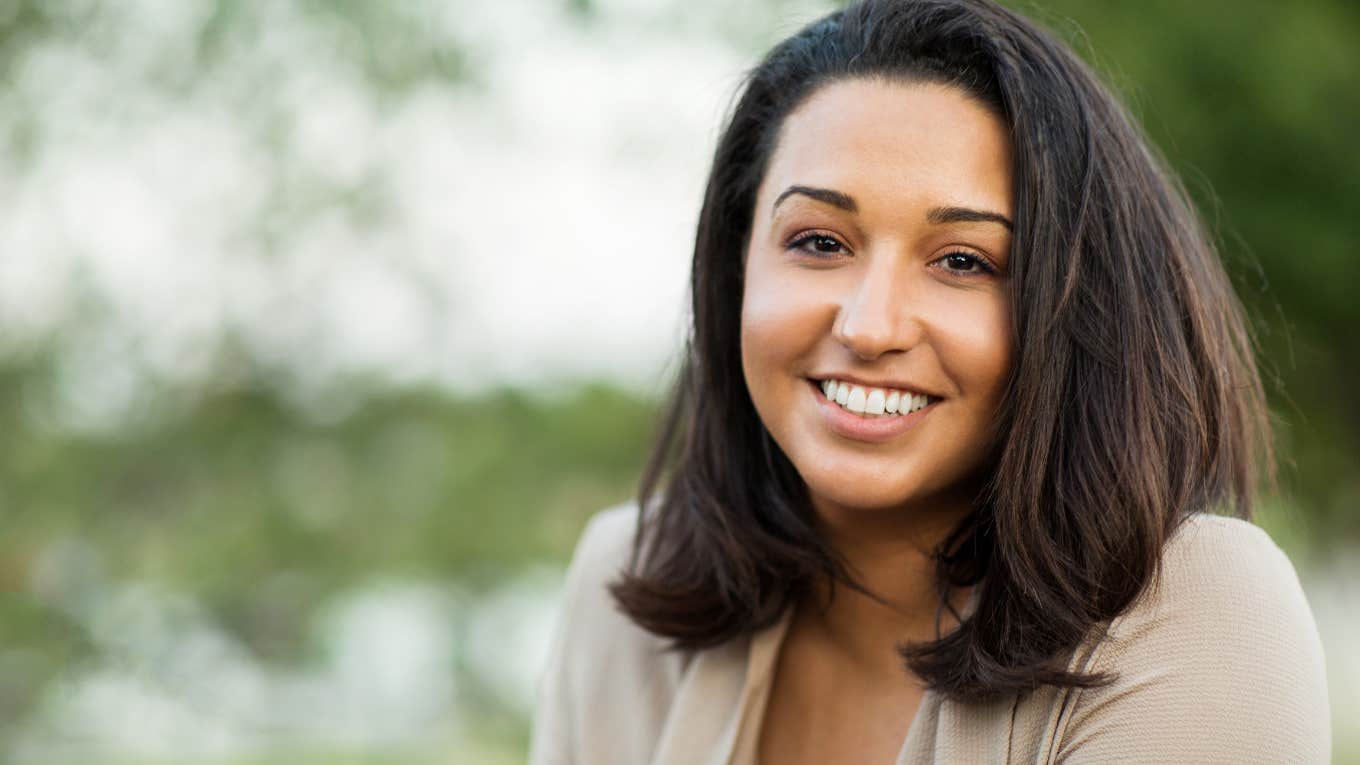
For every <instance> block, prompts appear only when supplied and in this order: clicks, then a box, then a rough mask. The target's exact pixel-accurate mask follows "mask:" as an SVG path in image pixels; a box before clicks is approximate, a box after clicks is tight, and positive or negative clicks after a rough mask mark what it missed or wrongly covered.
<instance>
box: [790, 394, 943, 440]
mask: <svg viewBox="0 0 1360 765" xmlns="http://www.w3.org/2000/svg"><path fill="white" fill-rule="evenodd" d="M833 379H834V378H833ZM808 383H809V386H810V388H811V393H812V396H813V398H814V400H815V401H816V402H817V407H818V411H819V412H820V413H821V415H822V421H823V422H825V423H826V426H827V427H828V428H830V429H831V432H833V433H835V434H836V435H838V436H841V437H843V438H848V439H850V440H852V441H865V442H867V443H873V444H881V443H883V442H885V441H891V440H893V439H894V438H897V437H898V436H900V435H902V434H903V433H906V432H907V431H909V430H911V429H912V428H914V427H916V426H917V425H919V424H920V422H921V420H923V419H925V418H926V417H928V416H929V415H930V413H931V412H932V411H934V410H935V406H936V405H937V404H939V403H940V402H939V401H933V402H931V403H930V404H928V405H926V406H924V407H922V408H920V409H917V410H916V411H914V412H912V413H911V414H907V415H901V416H898V417H873V418H870V417H860V416H859V415H857V414H853V413H851V412H848V411H846V410H844V409H842V408H841V406H840V405H839V404H837V403H836V402H834V401H830V400H828V399H827V397H826V396H825V395H824V394H823V393H822V388H821V385H819V384H818V383H817V382H816V381H815V380H809V381H808Z"/></svg>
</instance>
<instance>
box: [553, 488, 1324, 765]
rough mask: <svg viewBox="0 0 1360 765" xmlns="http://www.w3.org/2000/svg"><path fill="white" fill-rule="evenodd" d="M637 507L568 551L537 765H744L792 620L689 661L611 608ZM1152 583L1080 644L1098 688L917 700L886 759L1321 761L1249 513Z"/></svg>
mask: <svg viewBox="0 0 1360 765" xmlns="http://www.w3.org/2000/svg"><path fill="white" fill-rule="evenodd" d="M635 522H636V509H635V508H633V507H632V506H626V507H619V508H615V509H612V510H607V511H605V512H602V513H600V514H599V515H597V516H596V517H595V518H594V519H593V520H592V521H591V523H590V525H589V526H588V527H587V529H586V532H585V534H584V535H583V536H582V539H581V542H580V544H579V545H578V547H577V550H576V554H575V556H574V558H573V560H572V564H571V568H570V571H569V573H568V575H567V585H566V598H565V603H564V606H563V610H562V612H561V617H560V620H559V626H558V630H557V633H556V637H555V639H554V643H553V649H552V652H551V655H550V658H549V661H548V665H547V668H546V671H545V673H544V676H543V679H542V683H541V685H540V689H539V704H538V711H537V715H536V719H535V723H534V736H533V744H532V750H531V755H530V762H531V763H532V765H567V764H568V763H570V764H572V765H614V764H616V763H617V764H618V765H642V764H643V763H652V765H729V764H731V765H751V764H752V763H754V762H755V742H756V739H757V737H758V732H759V729H760V718H761V715H762V714H763V711H764V708H765V701H766V698H767V696H768V694H769V687H770V681H771V675H772V673H773V669H774V664H775V658H776V655H777V653H778V651H779V645H780V642H781V640H782V638H783V636H784V632H785V630H786V629H787V627H788V621H789V620H788V618H787V615H786V616H785V618H784V619H783V620H782V621H781V622H780V623H778V624H776V625H774V626H773V627H770V628H768V629H766V630H764V631H762V632H759V633H757V634H756V635H754V636H752V637H750V638H743V639H738V640H733V641H731V642H730V643H727V644H725V645H722V646H719V647H717V648H713V649H709V650H706V651H702V652H699V653H696V654H691V655H683V654H679V653H672V652H665V651H664V650H663V646H664V641H663V640H662V639H660V638H657V637H656V636H654V635H651V634H650V633H647V632H646V631H644V630H642V629H640V628H639V627H637V626H636V625H634V624H633V623H632V622H631V621H629V620H628V619H627V618H626V617H625V616H623V615H622V614H621V613H620V612H619V611H618V610H616V608H615V607H614V603H613V601H612V600H611V599H610V596H609V594H608V592H607V591H606V589H605V586H606V583H607V582H609V581H610V580H611V579H612V578H613V577H614V575H615V574H616V573H617V572H618V570H619V569H620V568H621V567H622V566H623V565H624V564H625V562H626V560H627V557H628V553H629V546H630V545H631V543H632V537H633V529H634V524H635ZM1164 556H1165V557H1164V573H1163V576H1162V579H1161V582H1160V587H1158V588H1155V589H1152V588H1150V589H1149V590H1148V591H1147V592H1146V593H1145V594H1144V596H1143V597H1142V598H1140V599H1139V600H1138V601H1137V602H1136V603H1135V604H1134V605H1133V607H1131V608H1130V609H1129V610H1128V611H1127V612H1125V613H1124V614H1123V615H1121V616H1120V617H1118V618H1116V619H1115V620H1114V621H1113V622H1112V623H1111V625H1110V634H1109V636H1108V637H1107V638H1105V639H1103V640H1099V641H1096V640H1094V639H1093V640H1088V641H1087V644H1086V645H1084V646H1082V648H1081V649H1080V650H1079V651H1078V652H1077V654H1076V656H1074V658H1073V660H1072V666H1073V668H1076V667H1084V668H1087V669H1094V670H1113V671H1115V672H1117V673H1118V674H1119V679H1118V680H1117V681H1116V682H1115V683H1114V684H1113V685H1110V686H1107V687H1104V688H1100V689H1095V690H1060V689H1054V688H1052V687H1047V686H1046V687H1044V688H1041V689H1039V690H1038V691H1035V692H1032V693H1029V694H1027V695H1025V696H1023V697H1016V696H1014V695H1013V696H1010V697H1008V698H1004V699H1001V700H999V701H996V702H993V703H989V704H983V705H976V704H961V703H956V702H952V701H949V700H947V699H944V698H942V697H940V696H939V695H937V694H935V693H934V692H931V691H927V692H926V695H925V697H924V699H923V700H922V701H921V705H920V708H919V710H918V712H917V714H916V717H915V719H914V720H913V721H912V723H911V727H910V732H909V733H908V734H907V737H906V740H905V742H904V743H903V745H902V749H901V752H900V753H899V754H898V756H897V760H896V762H897V763H899V764H902V763H912V764H913V765H914V764H916V763H937V764H939V765H945V764H946V763H948V764H949V765H956V764H957V765H963V764H965V763H967V764H968V765H974V764H975V763H1055V762H1065V763H1112V762H1139V763H1171V762H1176V763H1180V762H1186V763H1209V762H1222V763H1234V765H1241V764H1243V763H1326V762H1327V761H1328V759H1329V756H1330V755H1329V753H1330V748H1331V740H1330V720H1329V716H1328V708H1327V687H1326V676H1325V673H1324V667H1323V657H1322V645H1321V642H1320V641H1319V639H1318V634H1317V628H1316V626H1315V624H1314V621H1313V616H1312V613H1311V611H1310V610H1309V608H1308V603H1307V601H1306V600H1305V599H1304V595H1303V591H1302V590H1301V589H1300V587H1299V581H1298V577H1297V576H1296V575H1295V573H1294V568H1293V566H1292V565H1290V562H1289V559H1288V558H1286V557H1285V555H1284V553H1283V552H1281V551H1280V549H1279V548H1278V547H1276V546H1275V544H1274V543H1273V542H1272V541H1271V539H1270V537H1268V536H1267V535H1266V534H1265V533H1264V532H1263V531H1261V530H1260V529H1259V528H1257V527H1256V526H1253V525H1251V524H1249V523H1247V522H1245V521H1240V520H1236V519H1232V518H1224V517H1220V516H1213V515H1204V514H1200V515H1196V516H1194V517H1192V518H1191V519H1190V520H1189V521H1187V522H1186V523H1185V524H1184V525H1183V526H1182V527H1181V528H1180V530H1179V531H1178V532H1177V534H1176V535H1175V536H1174V537H1173V538H1172V540H1171V541H1170V542H1169V543H1168V545H1167V547H1166V550H1165V553H1164Z"/></svg>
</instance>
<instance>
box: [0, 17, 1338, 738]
mask: <svg viewBox="0 0 1360 765" xmlns="http://www.w3.org/2000/svg"><path fill="white" fill-rule="evenodd" d="M830 7H832V4H830V3H827V2H814V1H812V0H806V1H805V0H797V1H791V2H778V1H777V0H743V2H740V3H732V2H729V1H728V0H684V1H683V2H682V1H681V0H496V1H495V2H489V1H488V2H472V1H471V0H394V1H393V2H379V1H378V0H372V1H365V0H269V1H268V2H254V1H251V0H118V1H117V2H114V1H112V0H111V1H110V2H96V1H94V0H0V423H3V425H2V427H3V430H2V431H0V432H2V433H3V438H2V439H0V762H6V763H25V764H26V763H43V764H44V765H59V764H63V763H71V764H73V765H74V764H75V763H83V764H85V763H110V764H118V765H123V764H127V765H133V764H136V765H160V764H162V763H230V764H233V765H235V764H238V763H240V764H244V763H250V764H252V765H274V764H282V763H304V764H305V763H360V762H362V763H393V764H397V763H401V764H412V765H414V764H417V763H422V764H423V763H436V762H439V763H447V762H457V763H511V762H519V761H522V760H523V757H524V752H525V747H526V743H527V735H528V722H527V720H528V714H529V711H530V709H531V705H532V703H533V694H534V683H535V678H536V675H537V672H538V669H539V666H540V663H541V661H542V657H543V654H544V651H545V647H546V644H547V640H548V634H549V631H550V629H551V625H552V623H553V619H554V616H555V608H556V603H557V597H558V594H559V592H560V587H561V583H562V571H563V567H564V565H565V561H566V559H567V557H568V556H569V554H570V552H571V548H572V545H573V544H574V542H575V539H576V536H577V534H579V532H580V530H581V528H582V526H583V524H584V523H585V520H586V519H587V518H588V517H589V515H590V514H591V513H593V512H594V511H596V510H598V509H600V508H602V507H605V506H608V505H610V504H614V503H617V502H619V501H623V500H625V499H627V498H628V497H629V496H630V494H631V493H632V491H633V488H634V482H635V479H636V477H637V474H638V471H639V467H640V464H641V460H642V457H643V455H644V453H645V450H646V444H647V443H648V439H649V438H650V436H651V433H652V429H653V425H654V417H655V414H656V411H657V406H658V402H659V400H660V398H661V396H662V395H663V392H664V390H665V387H666V384H667V381H668V380H669V379H670V375H671V374H672V373H673V372H674V368H675V366H674V359H675V355H676V352H677V350H678V348H679V344H680V340H681V338H682V337H683V334H684V327H683V316H684V302H685V293H684V282H685V279H686V272H687V266H688V256H689V247H690V242H691V237H692V230H693V226H694V222H695V218H696V214H697V210H698V204H699V200H700V194H701V189H702V182H703V174H704V172H705V169H706V166H707V162H708V157H709V153H710V152H711V150H712V146H713V143H714V141H715V138H716V133H717V129H718V125H719V122H720V119H721V117H722V115H723V112H724V110H725V108H726V106H727V105H728V103H729V100H730V98H731V97H732V95H733V93H734V91H735V88H736V86H737V85H738V83H739V80H740V76H741V73H742V71H743V69H744V68H746V67H748V66H750V65H751V64H752V63H753V62H754V61H755V59H756V57H757V56H758V55H759V53H760V52H761V51H763V50H764V49H765V48H767V47H768V46H769V45H770V44H772V43H773V42H775V41H777V40H778V39H780V38H781V37H782V36H784V35H786V34H788V33H789V32H791V31H793V30H794V29H796V28H797V27H798V26H800V25H801V24H802V23H804V22H806V21H808V20H810V19H811V18H813V17H814V16H816V15H818V14H820V13H821V12H824V11H825V10H828V9H829V8H830ZM1022 8H1023V9H1025V10H1026V11H1028V12H1029V13H1031V14H1032V15H1033V16H1035V17H1037V18H1039V19H1040V20H1041V21H1042V22H1043V23H1045V24H1046V25H1048V26H1050V27H1051V28H1054V29H1055V30H1057V31H1058V33H1059V34H1060V35H1062V36H1063V37H1064V38H1066V39H1068V40H1069V41H1071V42H1072V44H1073V45H1074V46H1075V47H1076V48H1077V49H1078V50H1079V51H1080V53H1081V54H1082V55H1083V56H1085V57H1086V58H1088V60H1090V61H1091V62H1092V63H1093V64H1094V65H1095V66H1096V67H1097V68H1098V69H1099V70H1100V71H1101V72H1102V73H1103V74H1104V75H1105V76H1106V78H1107V79H1108V80H1109V81H1110V82H1111V83H1112V84H1113V85H1114V86H1115V87H1116V89H1118V90H1119V91H1120V92H1121V93H1122V94H1123V95H1124V97H1125V98H1126V99H1127V101H1128V102H1129V103H1130V105H1131V107H1132V109H1133V111H1134V112H1135V113H1136V114H1137V115H1138V116H1139V118H1140V119H1141V120H1143V122H1144V123H1145V125H1146V127H1147V130H1148V132H1149V134H1150V135H1151V136H1152V138H1153V139H1154V141H1155V142H1156V143H1157V144H1158V145H1159V146H1160V147H1161V148H1162V150H1163V151H1164V152H1165V153H1166V154H1167V155H1168V157H1169V158H1170V160H1171V162H1172V163H1173V164H1174V165H1175V167H1176V168H1177V169H1178V170H1179V171H1180V172H1181V173H1182V175H1183V177H1184V178H1185V180H1186V183H1187V185H1188V186H1189V188H1190V190H1191V193H1192V194H1193V196H1194V197H1195V199H1196V201H1197V202H1198V204H1199V206H1200V209H1201V210H1202V211H1203V214H1204V216H1205V218H1206V220H1207V221H1208V222H1209V224H1210V226H1211V227H1212V229H1213V231H1214V232H1215V234H1216V236H1217V237H1218V239H1219V240H1220V241H1221V243H1222V247H1223V251H1224V256H1225V258H1226V260H1227V261H1228V263H1229V267H1230V270H1231V272H1232V274H1233V276H1234V279H1235V282H1236V284H1237V285H1238V288H1239V291H1240V293H1241V295H1242V297H1243V299H1244V300H1245V301H1246V303H1247V304H1248V305H1249V307H1250V309H1251V313H1252V316H1253V317H1254V319H1255V321H1256V329H1257V331H1258V334H1259V340H1260V349H1261V350H1260V357H1261V360H1262V363H1263V365H1264V368H1265V369H1266V370H1267V374H1268V377H1269V378H1270V387H1271V397H1270V401H1271V406H1272V410H1273V413H1274V417H1275V421H1276V424H1277V427H1278V432H1277V436H1278V446H1279V450H1280V457H1281V483H1280V489H1279V492H1278V494H1277V495H1275V496H1272V497H1271V498H1270V500H1269V501H1268V502H1267V504H1266V507H1265V508H1264V509H1263V513H1262V515H1261V517H1260V519H1259V522H1260V523H1261V524H1262V525H1263V526H1265V527H1266V528H1267V530H1268V531H1269V532H1270V533H1271V534H1272V535H1273V536H1274V538H1275V539H1276V540H1277V541H1278V542H1279V543H1280V544H1281V545H1282V546H1283V547H1284V548H1285V549H1286V550H1287V551H1288V552H1289V553H1290V555H1291V557H1292V558H1293V560H1294V561H1295V564H1296V566H1297V568H1298V570H1299V572H1300V576H1301V578H1302V580H1303V583H1304V587H1305V590H1306V591H1307V593H1308V596H1309V599H1310V603H1311V605H1312V607H1313V609H1314V612H1315V614H1316V616H1317V619H1318V622H1319V626H1320V627H1321V630H1322V634H1323V640H1324V642H1325V648H1326V651H1327V658H1328V662H1329V673H1330V686H1331V694H1332V698H1331V701H1332V710H1333V716H1334V719H1333V727H1334V729H1335V738H1336V740H1335V747H1336V752H1337V755H1336V757H1337V761H1338V762H1360V649H1358V648H1357V645H1360V641H1357V638H1356V635H1357V634H1360V555H1358V554H1357V550H1360V514H1357V512H1356V508H1357V506H1358V505H1360V396H1357V395H1356V389H1357V383H1360V332H1358V331H1357V330H1360V299H1357V290H1360V252H1357V242H1358V241H1360V236H1357V235H1358V234H1360V231H1357V221H1360V151H1357V149H1356V136H1357V134H1356V129H1357V125H1360V7H1358V6H1357V5H1356V4H1355V3H1353V2H1349V1H1346V0H1292V1H1291V2H1289V3H1277V2H1269V1H1267V0H1231V1H1228V0H1224V1H1222V2H1200V3H1183V2H1178V1H1174V0H1148V1H1146V2H1141V1H1140V2H1136V3H1134V2H1124V3H1115V2H1102V3H1092V2H1078V0H1045V2H1043V3H1042V4H1041V5H1038V6H1036V5H1033V4H1026V5H1023V6H1022Z"/></svg>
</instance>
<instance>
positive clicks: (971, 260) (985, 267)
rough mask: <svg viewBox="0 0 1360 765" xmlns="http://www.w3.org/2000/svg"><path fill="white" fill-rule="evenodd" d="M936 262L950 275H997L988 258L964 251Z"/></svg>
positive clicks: (951, 254)
mask: <svg viewBox="0 0 1360 765" xmlns="http://www.w3.org/2000/svg"><path fill="white" fill-rule="evenodd" d="M935 262H936V263H938V264H939V265H940V267H941V268H943V269H944V270H946V271H948V272H949V273H951V274H958V275H960V276H968V275H973V274H994V273H996V269H995V268H993V267H992V265H991V264H990V263H988V262H987V259H986V258H983V257H982V256H980V255H974V254H973V253H971V252H964V251H963V250H958V251H955V252H951V253H948V254H947V255H944V256H943V257H941V258H940V259H939V260H936V261H935Z"/></svg>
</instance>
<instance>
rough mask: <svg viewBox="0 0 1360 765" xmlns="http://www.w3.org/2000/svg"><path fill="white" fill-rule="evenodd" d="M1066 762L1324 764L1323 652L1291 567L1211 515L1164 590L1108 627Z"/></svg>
mask: <svg viewBox="0 0 1360 765" xmlns="http://www.w3.org/2000/svg"><path fill="white" fill-rule="evenodd" d="M1088 668H1089V669H1093V670H1098V671H1113V672H1115V673H1117V675H1118V678H1117V679H1116V680H1115V682H1114V683H1113V684H1112V685H1109V686H1106V687H1103V688H1095V689H1085V690H1082V691H1080V692H1079V693H1077V695H1076V697H1075V698H1076V700H1075V704H1074V707H1073V709H1072V714H1071V717H1070V718H1069V721H1068V724H1067V725H1066V727H1065V729H1064V730H1062V731H1060V733H1059V736H1060V740H1059V742H1058V748H1057V756H1056V758H1055V759H1056V761H1057V762H1060V763H1069V764H1070V765H1079V764H1082V765H1084V764H1086V763H1121V762H1140V763H1143V762H1196V763H1220V762H1221V763H1234V764H1236V765H1245V764H1246V763H1326V762H1328V761H1329V758H1330V747H1331V734H1330V725H1331V722H1330V716H1329V712H1328V706H1327V684H1326V682H1327V681H1326V673H1325V668H1324V663H1323V654H1322V644H1321V640H1320V639H1319V637H1318V633H1317V627H1316V624H1315V622H1314V620H1313V615H1312V612H1311V610H1310V609H1309V607H1308V602H1307V600H1306V599H1305V597H1304V594H1303V590H1302V588H1301V587H1300V585H1299V580H1298V577H1297V575H1296V574H1295V571H1294V568H1293V566H1292V565H1291V564H1290V562H1289V559H1288V558H1287V557H1286V556H1285V554H1284V553H1283V552H1282V551H1281V550H1280V549H1279V548H1278V547H1277V546H1276V545H1275V543H1274V542H1273V541H1271V539H1270V537H1269V536H1267V535H1266V534H1265V532H1263V531H1261V530H1260V529H1259V528H1257V527H1255V526H1253V525H1251V524H1249V523H1246V522H1244V521H1239V520H1236V519H1230V518H1221V517H1217V516H1206V517H1205V518H1204V519H1203V520H1202V521H1201V522H1198V523H1194V524H1190V523H1187V524H1186V526H1183V527H1182V528H1181V530H1180V531H1179V532H1178V533H1177V535H1176V536H1175V537H1174V538H1173V540H1172V543H1170V544H1168V547H1167V551H1166V554H1165V556H1164V560H1163V572H1162V576H1161V579H1160V582H1159V586H1158V587H1157V588H1155V589H1153V590H1150V591H1149V592H1148V593H1145V594H1144V596H1143V597H1141V598H1140V599H1139V601H1137V602H1136V604H1135V606H1134V607H1132V608H1131V609H1130V610H1129V611H1128V612H1126V613H1125V614H1124V615H1123V616H1121V617H1120V618H1119V619H1116V620H1115V621H1114V622H1113V623H1112V624H1111V629H1110V633H1109V635H1108V637H1107V638H1106V639H1105V640H1104V641H1103V643H1102V645H1101V647H1100V649H1099V650H1098V651H1097V653H1096V654H1095V656H1094V657H1093V659H1092V665H1091V666H1089V667H1088Z"/></svg>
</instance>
